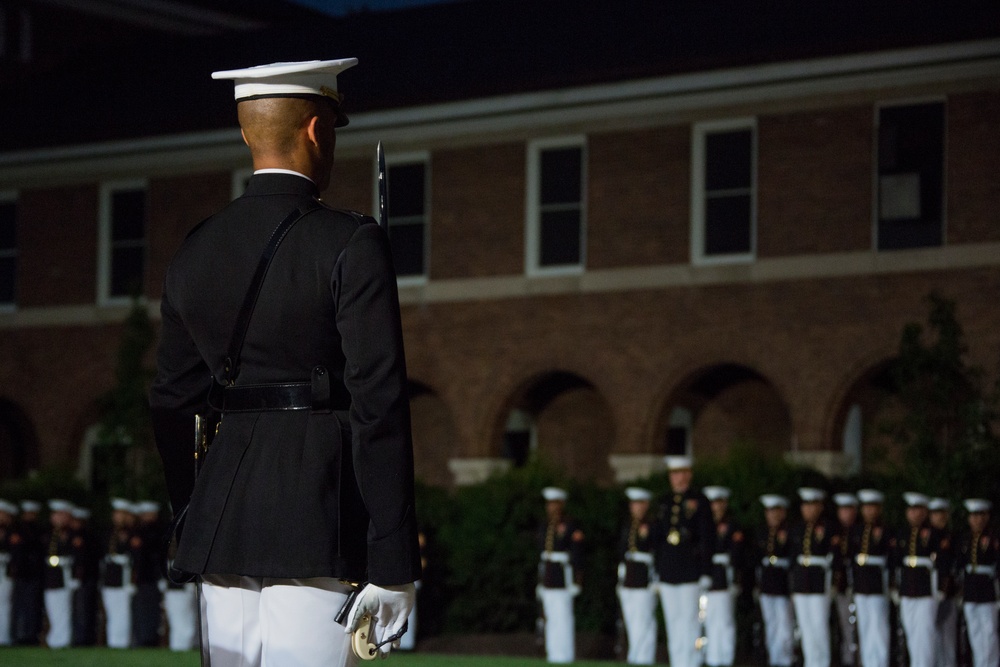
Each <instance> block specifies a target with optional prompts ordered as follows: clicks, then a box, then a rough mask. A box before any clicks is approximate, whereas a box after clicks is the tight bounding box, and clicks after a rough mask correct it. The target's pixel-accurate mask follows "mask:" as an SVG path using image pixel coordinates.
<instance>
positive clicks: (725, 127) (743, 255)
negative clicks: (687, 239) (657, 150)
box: [690, 116, 759, 266]
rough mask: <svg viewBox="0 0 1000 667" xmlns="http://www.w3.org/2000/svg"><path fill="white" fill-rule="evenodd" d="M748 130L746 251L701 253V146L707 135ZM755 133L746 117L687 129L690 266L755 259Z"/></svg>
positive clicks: (703, 197)
mask: <svg viewBox="0 0 1000 667" xmlns="http://www.w3.org/2000/svg"><path fill="white" fill-rule="evenodd" d="M733 130H750V136H751V146H750V163H751V164H750V250H749V251H747V252H740V253H729V254H725V255H721V254H719V255H714V254H713V255H708V254H706V253H705V250H704V248H705V200H706V196H707V195H706V192H705V167H706V164H707V163H706V155H705V150H706V147H705V143H706V138H707V136H708V135H710V134H720V133H724V132H727V131H733ZM758 162H759V149H758V129H757V117H756V116H746V117H741V118H728V119H725V120H713V121H704V122H699V123H694V124H693V125H692V126H691V247H690V252H691V263H692V264H694V265H699V266H711V265H718V264H743V263H750V262H754V261H756V259H757V225H758V220H757V199H758V189H759V183H758V166H759V165H758Z"/></svg>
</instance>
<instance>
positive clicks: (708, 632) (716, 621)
mask: <svg viewBox="0 0 1000 667" xmlns="http://www.w3.org/2000/svg"><path fill="white" fill-rule="evenodd" d="M706 595H707V596H708V606H707V608H706V609H705V639H706V640H707V641H708V645H707V646H706V647H705V664H706V665H712V667H718V666H719V665H731V664H733V660H734V659H735V658H736V616H735V612H734V610H733V594H732V593H731V592H730V591H709V592H708V593H707V594H706Z"/></svg>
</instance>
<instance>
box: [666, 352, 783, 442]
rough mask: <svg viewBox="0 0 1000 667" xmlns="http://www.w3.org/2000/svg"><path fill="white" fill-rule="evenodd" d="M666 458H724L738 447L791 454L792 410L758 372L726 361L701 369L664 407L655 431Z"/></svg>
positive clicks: (684, 382)
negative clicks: (667, 456)
mask: <svg viewBox="0 0 1000 667" xmlns="http://www.w3.org/2000/svg"><path fill="white" fill-rule="evenodd" d="M655 437H656V443H657V451H659V452H662V453H664V454H695V455H697V456H699V457H702V456H707V457H715V456H723V455H725V454H726V453H727V452H728V451H729V449H730V448H731V447H733V446H734V445H739V444H743V445H748V446H752V447H754V448H756V449H758V450H759V451H761V452H764V453H774V454H781V453H784V452H786V451H788V448H789V443H790V442H791V437H792V424H791V417H790V415H789V410H788V406H787V404H786V403H785V401H784V399H783V398H782V397H781V395H780V394H778V391H777V389H775V387H774V385H773V384H772V383H771V382H770V381H769V380H768V379H767V378H765V377H764V376H763V375H761V374H760V373H758V372H757V371H755V370H753V369H752V368H749V367H747V366H743V365H740V364H732V363H723V364H716V365H713V366H708V367H705V368H701V369H699V370H697V371H695V372H694V373H692V374H691V375H689V376H688V377H687V378H686V379H685V380H684V381H682V382H681V383H680V384H679V385H678V386H677V388H676V389H675V390H674V392H673V393H672V395H671V396H670V398H669V400H668V401H667V403H666V404H665V405H664V407H663V410H662V412H661V415H660V424H659V427H658V429H657V432H656V436H655Z"/></svg>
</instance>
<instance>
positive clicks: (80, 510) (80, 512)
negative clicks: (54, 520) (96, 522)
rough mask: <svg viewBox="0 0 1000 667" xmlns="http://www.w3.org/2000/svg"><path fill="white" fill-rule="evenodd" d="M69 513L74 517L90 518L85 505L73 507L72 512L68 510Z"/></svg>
mask: <svg viewBox="0 0 1000 667" xmlns="http://www.w3.org/2000/svg"><path fill="white" fill-rule="evenodd" d="M70 513H71V514H72V515H73V518H74V519H89V518H90V510H89V509H87V508H86V507H74V508H73V510H72V512H70Z"/></svg>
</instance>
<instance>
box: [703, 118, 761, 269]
mask: <svg viewBox="0 0 1000 667" xmlns="http://www.w3.org/2000/svg"><path fill="white" fill-rule="evenodd" d="M756 135H757V128H756V121H755V120H754V119H743V120H734V121H725V122H722V123H702V124H698V125H695V127H694V137H693V140H692V155H691V257H692V260H693V261H695V262H701V263H710V262H714V261H749V260H752V259H753V258H754V255H755V253H756V250H757V242H756V241H757V240H756V237H757V136H756Z"/></svg>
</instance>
